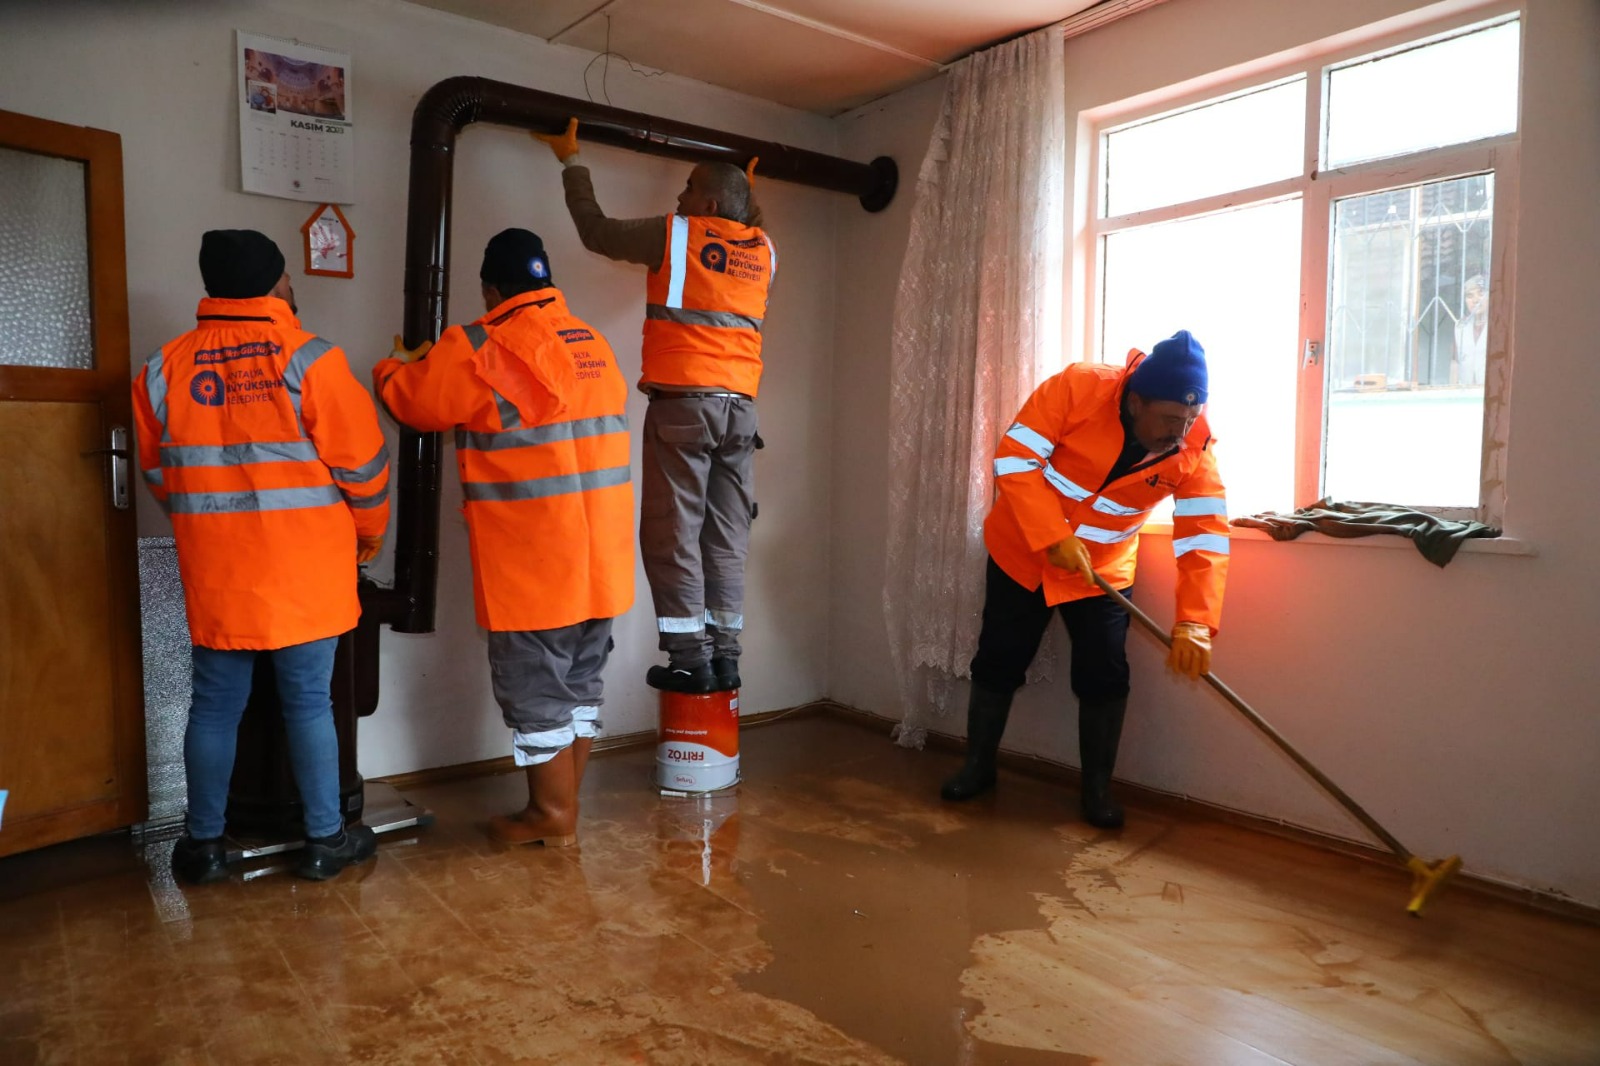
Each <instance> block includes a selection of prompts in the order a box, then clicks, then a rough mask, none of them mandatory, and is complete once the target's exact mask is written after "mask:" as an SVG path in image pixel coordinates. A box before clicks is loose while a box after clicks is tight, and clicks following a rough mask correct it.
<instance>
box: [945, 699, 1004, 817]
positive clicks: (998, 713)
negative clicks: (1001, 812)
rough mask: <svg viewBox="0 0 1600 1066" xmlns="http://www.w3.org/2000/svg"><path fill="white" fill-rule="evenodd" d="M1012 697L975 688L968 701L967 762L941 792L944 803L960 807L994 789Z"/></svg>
mask: <svg viewBox="0 0 1600 1066" xmlns="http://www.w3.org/2000/svg"><path fill="white" fill-rule="evenodd" d="M1011 695H1012V694H1011V693H1009V692H1006V693H999V692H990V691H989V690H988V689H984V688H979V687H978V686H977V685H973V686H972V696H971V698H970V699H969V700H968V701H967V761H966V763H965V764H963V765H962V767H961V769H960V771H958V772H957V773H956V775H955V776H954V777H952V778H951V779H950V780H948V781H946V782H945V783H944V787H943V788H941V789H939V797H940V798H941V799H947V800H950V801H952V802H955V803H960V802H963V801H964V800H969V799H973V798H974V797H977V796H981V795H983V794H984V793H985V792H987V791H989V790H990V789H991V788H993V787H994V779H995V770H994V761H995V757H996V756H997V755H999V753H1000V737H1001V736H1002V735H1004V733H1005V731H1006V718H1007V716H1009V715H1010V714H1011Z"/></svg>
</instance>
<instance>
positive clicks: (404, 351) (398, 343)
mask: <svg viewBox="0 0 1600 1066" xmlns="http://www.w3.org/2000/svg"><path fill="white" fill-rule="evenodd" d="M432 349H433V342H432V341H423V342H422V343H421V344H419V345H417V346H416V347H415V348H407V347H406V342H405V338H404V337H402V336H400V334H398V333H396V334H395V335H394V350H393V351H391V352H390V353H389V357H390V358H391V359H398V360H400V361H401V362H403V363H415V362H416V361H417V360H418V359H421V358H422V357H423V356H425V355H427V354H428V352H429V351H431V350H432Z"/></svg>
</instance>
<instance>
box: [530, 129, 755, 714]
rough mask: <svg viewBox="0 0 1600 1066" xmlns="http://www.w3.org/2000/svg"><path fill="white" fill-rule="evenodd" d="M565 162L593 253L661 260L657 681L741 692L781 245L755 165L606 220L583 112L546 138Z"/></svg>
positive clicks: (720, 173) (653, 312)
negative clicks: (766, 339)
mask: <svg viewBox="0 0 1600 1066" xmlns="http://www.w3.org/2000/svg"><path fill="white" fill-rule="evenodd" d="M534 136H535V137H537V138H539V139H540V140H542V141H544V142H545V143H546V144H548V145H549V146H550V150H551V151H552V152H554V153H555V156H556V158H557V159H559V160H560V161H561V163H562V166H563V167H564V168H565V169H564V171H563V172H562V176H561V177H562V182H563V184H564V185H565V187H566V195H567V210H568V211H569V212H570V213H571V215H572V220H573V222H574V223H575V224H576V225H577V227H578V236H579V238H581V239H582V241H583V245H584V247H585V248H588V249H589V250H590V251H592V252H598V253H600V254H601V255H604V256H606V257H608V258H610V259H616V260H620V261H623V262H629V263H637V264H639V265H640V266H644V267H648V268H649V270H650V275H649V278H648V280H647V282H646V285H645V294H646V296H645V299H646V305H645V322H644V347H643V354H644V369H643V374H642V375H641V377H640V380H639V388H640V390H641V391H643V392H644V393H645V394H646V395H648V396H649V397H650V407H649V409H648V411H647V413H646V414H645V419H644V485H643V499H642V500H641V503H640V518H639V550H640V552H641V553H642V555H643V557H644V572H645V577H646V578H648V579H649V582H650V594H651V596H652V598H653V599H654V601H655V611H656V629H657V630H658V632H659V633H660V645H661V650H662V651H665V652H666V653H667V656H668V664H667V665H666V666H652V667H651V668H650V671H649V673H648V674H647V675H646V677H645V680H646V682H647V683H648V684H650V685H651V686H652V687H654V688H658V689H663V690H666V691H670V692H690V693H704V692H713V691H717V690H724V691H726V690H732V689H736V688H738V687H739V633H740V631H741V630H742V629H743V628H744V565H745V557H746V555H747V554H748V552H749V547H750V522H751V520H752V519H753V518H754V517H755V509H756V505H755V490H754V483H753V475H754V465H755V463H754V458H755V449H756V448H757V447H758V446H759V445H758V440H759V438H758V436H757V433H756V388H757V385H758V384H759V383H760V380H761V321H762V317H763V316H764V315H765V314H766V308H767V290H768V288H769V287H770V286H771V284H772V279H773V275H774V274H775V273H776V272H777V266H778V253H777V251H776V250H775V249H774V248H773V245H772V241H771V240H770V239H769V238H768V237H767V235H766V233H764V232H763V231H762V230H761V227H760V222H761V219H760V211H759V210H758V209H757V208H756V207H755V203H754V201H753V199H752V198H751V196H750V172H751V170H753V168H754V166H755V160H751V162H750V168H748V169H747V170H745V171H740V170H739V168H738V167H736V166H733V165H732V164H729V163H701V164H700V165H699V166H697V167H695V168H694V170H693V171H692V172H690V174H689V180H688V183H687V184H686V185H685V186H684V189H683V192H682V193H680V194H679V195H678V209H677V212H676V213H675V214H671V215H665V216H661V215H657V216H655V217H653V218H637V219H614V218H607V217H606V215H605V213H604V212H603V211H601V210H600V205H599V204H598V203H596V202H595V198H594V186H593V184H592V183H591V182H590V180H589V168H588V167H585V166H583V165H581V164H580V163H579V162H578V120H577V119H572V120H571V121H570V122H568V123H567V129H566V132H565V133H562V134H560V135H546V134H539V133H536V134H534Z"/></svg>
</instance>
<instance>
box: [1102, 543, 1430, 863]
mask: <svg viewBox="0 0 1600 1066" xmlns="http://www.w3.org/2000/svg"><path fill="white" fill-rule="evenodd" d="M1094 583H1095V584H1096V585H1099V586H1100V589H1101V591H1102V592H1104V593H1105V594H1106V595H1107V596H1110V597H1111V598H1112V599H1113V600H1115V601H1116V602H1117V603H1119V604H1121V605H1122V607H1123V609H1124V610H1126V611H1127V612H1128V613H1129V614H1131V615H1133V617H1135V618H1137V619H1138V620H1139V624H1140V625H1142V626H1144V627H1145V628H1146V629H1148V630H1149V631H1150V632H1151V633H1153V634H1155V636H1156V638H1157V639H1158V640H1160V641H1161V643H1163V644H1165V645H1166V646H1167V647H1169V648H1170V647H1172V638H1171V637H1170V636H1168V635H1167V631H1166V630H1164V629H1162V628H1161V627H1160V626H1159V625H1157V624H1156V623H1155V620H1154V619H1152V618H1151V617H1150V616H1149V615H1147V614H1145V613H1144V612H1143V611H1141V610H1140V609H1139V608H1137V607H1135V606H1134V605H1133V601H1132V600H1130V599H1128V597H1126V596H1124V595H1123V594H1122V593H1120V592H1118V591H1117V590H1116V589H1114V588H1112V587H1111V586H1110V585H1109V584H1107V583H1106V579H1105V578H1103V577H1101V576H1100V575H1099V574H1096V575H1094ZM1200 677H1201V680H1203V681H1205V683H1206V684H1208V685H1210V686H1211V687H1212V688H1214V689H1216V690H1217V692H1218V693H1220V694H1221V696H1222V698H1223V699H1225V700H1227V701H1228V702H1229V703H1231V704H1233V707H1234V709H1235V710H1236V711H1238V712H1239V713H1240V714H1242V715H1244V716H1245V717H1246V718H1248V719H1250V721H1251V723H1252V724H1254V725H1255V727H1256V728H1257V729H1259V730H1261V731H1262V732H1263V733H1265V734H1266V735H1267V739H1269V740H1271V741H1272V742H1273V743H1274V744H1276V745H1278V747H1279V748H1281V749H1283V753H1284V754H1285V755H1287V756H1289V758H1291V759H1293V760H1294V761H1295V764H1296V765H1297V766H1299V767H1300V769H1302V770H1304V771H1305V772H1306V773H1308V774H1310V775H1311V777H1312V779H1313V780H1315V781H1316V782H1317V784H1319V785H1321V786H1322V787H1323V788H1324V789H1326V790H1327V792H1328V795H1330V796H1332V797H1333V798H1334V799H1336V800H1338V801H1339V803H1340V804H1342V805H1343V806H1344V809H1345V810H1347V811H1349V812H1350V813H1351V814H1353V815H1355V816H1356V818H1357V819H1358V820H1359V821H1360V822H1361V824H1362V825H1364V826H1366V827H1367V829H1368V830H1370V831H1371V832H1372V835H1373V836H1375V837H1377V838H1378V839H1379V840H1381V841H1383V842H1384V843H1385V844H1387V845H1388V847H1389V850H1390V851H1392V852H1394V853H1395V854H1396V855H1398V856H1399V857H1400V861H1401V862H1410V861H1411V852H1410V851H1408V850H1406V847H1405V845H1404V844H1402V843H1400V841H1398V840H1396V839H1395V838H1394V836H1393V835H1392V834H1391V833H1390V832H1389V831H1388V830H1387V829H1385V828H1384V827H1383V826H1381V825H1379V824H1378V820H1377V819H1376V818H1374V817H1372V815H1370V814H1368V813H1367V812H1366V811H1365V810H1363V809H1362V807H1361V805H1360V804H1359V803H1357V802H1356V801H1355V800H1353V799H1351V798H1350V797H1349V796H1348V795H1346V794H1345V791H1344V789H1342V788H1340V787H1339V786H1338V785H1336V784H1334V783H1333V782H1332V781H1331V780H1329V779H1328V775H1327V774H1324V773H1323V772H1322V771H1321V770H1318V769H1317V768H1316V767H1315V766H1314V765H1312V763H1311V760H1310V759H1308V758H1306V757H1305V756H1304V755H1301V754H1300V753H1299V752H1298V751H1296V750H1295V749H1294V745H1293V744H1290V743H1289V741H1288V740H1286V739H1285V738H1284V736H1283V734H1282V733H1279V732H1278V731H1277V730H1276V729H1274V728H1272V723H1270V722H1268V721H1267V720H1266V719H1265V718H1263V717H1261V715H1259V714H1257V713H1256V711H1255V709H1254V708H1253V707H1251V706H1250V705H1249V704H1248V703H1246V702H1245V701H1244V700H1242V699H1240V698H1239V696H1238V695H1237V694H1236V693H1235V692H1234V691H1233V689H1231V688H1229V687H1228V686H1227V685H1224V684H1223V683H1222V682H1221V681H1219V680H1217V678H1216V676H1215V675H1213V674H1210V673H1205V674H1201V675H1200Z"/></svg>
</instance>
